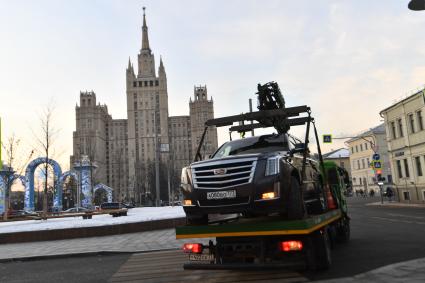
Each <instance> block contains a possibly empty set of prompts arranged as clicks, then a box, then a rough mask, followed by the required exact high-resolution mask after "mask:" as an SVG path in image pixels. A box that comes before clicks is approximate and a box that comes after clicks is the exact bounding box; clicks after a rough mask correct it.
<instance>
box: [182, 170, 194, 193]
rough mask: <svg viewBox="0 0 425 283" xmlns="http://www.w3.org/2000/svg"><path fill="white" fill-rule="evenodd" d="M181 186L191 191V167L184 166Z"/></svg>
mask: <svg viewBox="0 0 425 283" xmlns="http://www.w3.org/2000/svg"><path fill="white" fill-rule="evenodd" d="M180 188H182V189H183V190H185V191H191V190H192V189H191V178H190V169H189V167H183V168H182V175H181V179H180Z"/></svg>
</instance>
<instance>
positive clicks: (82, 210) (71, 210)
mask: <svg viewBox="0 0 425 283" xmlns="http://www.w3.org/2000/svg"><path fill="white" fill-rule="evenodd" d="M77 209H78V210H77ZM86 211H89V210H88V209H87V208H84V207H78V208H77V207H71V208H68V209H67V210H64V211H63V212H67V213H74V212H86Z"/></svg>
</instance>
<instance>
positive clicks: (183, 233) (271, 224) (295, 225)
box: [176, 209, 342, 239]
mask: <svg viewBox="0 0 425 283" xmlns="http://www.w3.org/2000/svg"><path fill="white" fill-rule="evenodd" d="M341 217H342V213H341V211H340V210H339V209H334V210H331V211H328V212H326V213H323V214H320V215H314V216H310V217H308V218H306V219H302V220H296V221H288V220H282V219H280V218H278V217H267V218H255V219H240V220H238V221H235V222H230V223H220V224H212V225H205V226H181V227H176V239H190V238H216V237H245V236H271V235H306V234H310V233H311V232H313V231H316V230H318V229H320V228H322V227H324V226H326V225H328V224H329V223H332V222H334V221H336V220H338V219H339V218H341Z"/></svg>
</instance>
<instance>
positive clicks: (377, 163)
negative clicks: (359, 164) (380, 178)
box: [373, 160, 382, 169]
mask: <svg viewBox="0 0 425 283" xmlns="http://www.w3.org/2000/svg"><path fill="white" fill-rule="evenodd" d="M373 168H374V169H381V168H382V164H381V160H375V161H374V162H373Z"/></svg>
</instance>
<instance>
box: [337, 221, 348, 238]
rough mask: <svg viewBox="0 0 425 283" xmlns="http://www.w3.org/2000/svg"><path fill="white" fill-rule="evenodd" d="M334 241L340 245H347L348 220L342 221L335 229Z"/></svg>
mask: <svg viewBox="0 0 425 283" xmlns="http://www.w3.org/2000/svg"><path fill="white" fill-rule="evenodd" d="M336 239H337V241H338V242H340V243H347V242H348V241H349V240H350V220H349V219H343V220H341V222H340V223H339V224H338V226H337V229H336Z"/></svg>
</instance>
